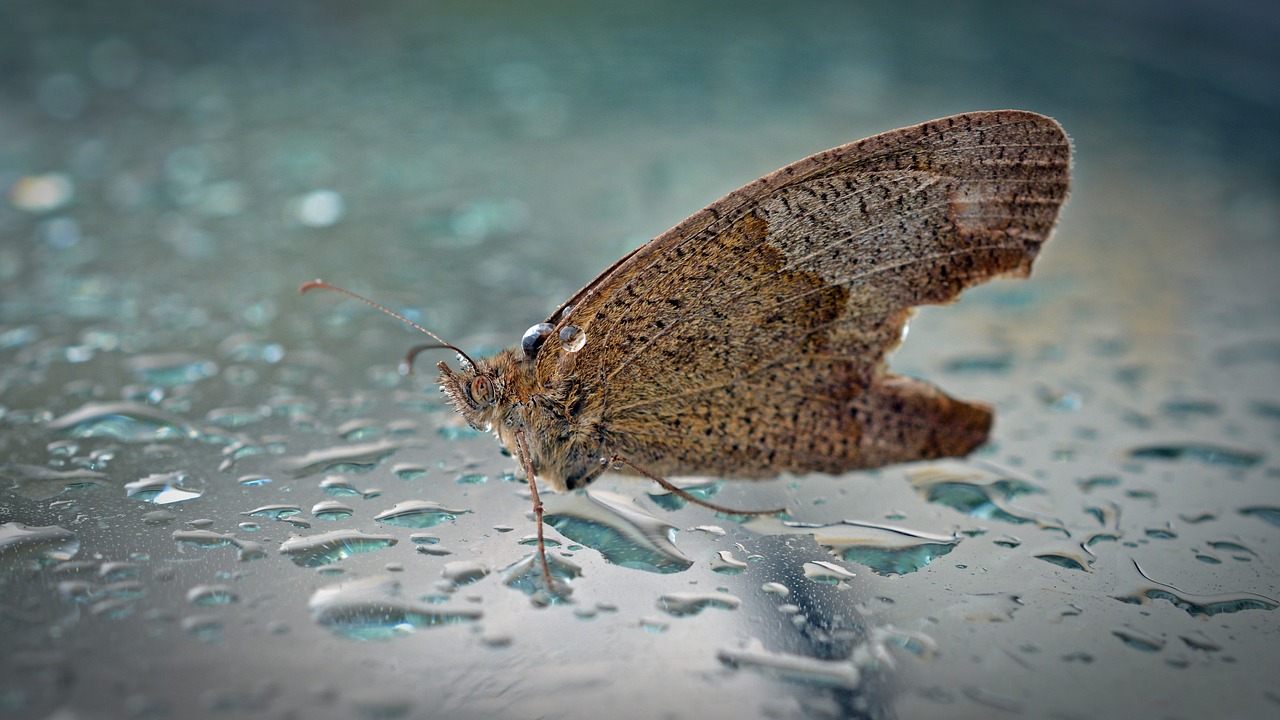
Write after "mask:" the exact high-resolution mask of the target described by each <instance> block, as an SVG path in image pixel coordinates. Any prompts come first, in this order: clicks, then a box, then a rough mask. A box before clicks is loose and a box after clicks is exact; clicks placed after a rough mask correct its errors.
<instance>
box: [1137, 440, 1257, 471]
mask: <svg viewBox="0 0 1280 720" xmlns="http://www.w3.org/2000/svg"><path fill="white" fill-rule="evenodd" d="M1129 457H1131V458H1133V459H1135V460H1199V461H1200V462H1202V463H1204V464H1206V465H1225V466H1227V467H1253V466H1254V465H1257V464H1258V463H1259V462H1261V461H1262V454H1261V453H1256V452H1252V451H1249V450H1242V449H1238V448H1229V447H1225V446H1222V445H1213V444H1210V443H1180V444H1170V445H1144V446H1142V447H1137V448H1134V449H1132V450H1130V451H1129Z"/></svg>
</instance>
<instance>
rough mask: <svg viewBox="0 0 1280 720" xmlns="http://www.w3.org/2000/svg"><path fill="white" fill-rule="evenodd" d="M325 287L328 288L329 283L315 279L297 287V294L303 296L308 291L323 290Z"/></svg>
mask: <svg viewBox="0 0 1280 720" xmlns="http://www.w3.org/2000/svg"><path fill="white" fill-rule="evenodd" d="M325 287H329V283H327V282H325V281H323V280H321V279H320V278H316V279H315V280H310V281H307V282H304V283H302V284H301V285H299V286H298V294H299V295H304V294H306V292H307V291H308V290H315V289H316V288H325Z"/></svg>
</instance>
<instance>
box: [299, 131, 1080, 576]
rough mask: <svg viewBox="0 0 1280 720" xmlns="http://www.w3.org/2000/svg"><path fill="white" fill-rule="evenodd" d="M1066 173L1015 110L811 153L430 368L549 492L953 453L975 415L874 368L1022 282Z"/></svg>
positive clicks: (983, 411)
mask: <svg viewBox="0 0 1280 720" xmlns="http://www.w3.org/2000/svg"><path fill="white" fill-rule="evenodd" d="M1069 165H1070V144H1069V142H1068V140H1067V137H1066V135H1065V134H1064V133H1063V131H1062V128H1061V127H1060V126H1059V125H1058V124H1057V123H1056V122H1054V121H1053V120H1051V119H1049V118H1046V117H1044V116H1041V115H1036V114H1033V113H1028V112H1020V111H995V112H978V113H970V114H965V115H956V116H954V117H949V118H943V119H941V120H934V121H932V122H928V123H925V124H923V125H917V126H914V127H908V128H902V129H899V130H894V131H891V132H888V133H884V134H882V135H876V136H874V137H871V138H867V139H865V140H860V141H858V142H855V143H851V144H849V145H844V146H841V147H838V148H835V149H833V150H828V151H826V152H823V153H819V154H817V155H813V156H812V157H808V158H805V159H804V160H801V161H799V162H797V163H795V164H793V165H790V166H788V167H785V168H783V169H781V170H779V171H777V172H774V173H772V174H770V175H767V176H765V177H763V178H761V179H759V180H757V181H755V182H753V183H751V184H750V185H747V186H746V187H743V188H741V189H739V190H737V191H735V192H733V193H730V194H729V195H728V196H726V197H724V198H723V199H721V200H719V201H717V202H716V203H714V204H713V205H711V206H710V207H708V208H706V209H705V210H702V211H701V212H699V213H697V214H695V215H693V216H692V217H690V218H689V219H687V220H685V221H684V222H682V223H680V224H679V225H677V226H676V227H675V228H673V229H671V230H670V231H668V232H666V233H665V234H663V235H661V236H660V237H658V238H656V239H654V240H653V241H652V242H649V243H648V244H646V245H644V246H642V247H640V248H638V249H637V250H635V251H634V252H632V253H631V254H630V255H627V256H626V257H624V258H623V259H621V260H619V261H618V262H617V263H614V265H613V267H611V268H609V269H608V270H606V271H605V272H604V273H602V274H601V275H600V276H599V277H597V278H596V279H595V280H593V281H592V282H591V283H590V284H589V285H587V286H586V287H585V288H583V289H582V290H580V291H579V292H578V293H577V294H576V295H574V296H573V297H572V298H570V299H569V301H568V302H566V303H565V304H564V305H562V306H560V308H558V309H557V310H556V311H555V312H554V313H552V315H551V317H550V318H548V319H547V322H545V323H540V324H538V325H535V326H534V327H532V328H530V329H529V331H528V332H527V333H526V334H525V337H524V340H523V342H522V343H521V347H517V348H512V349H509V350H505V351H503V352H500V353H498V354H497V355H495V356H493V357H488V358H480V359H479V360H474V361H473V360H471V359H470V358H467V357H466V355H465V354H463V358H464V359H465V361H466V363H467V365H465V366H464V367H462V368H461V369H460V370H459V371H454V370H452V369H450V368H449V367H448V366H447V365H446V364H445V363H443V362H442V363H440V364H439V368H440V378H439V382H440V386H441V388H442V389H443V390H444V391H445V392H446V393H447V394H448V395H449V398H450V399H451V400H452V401H453V404H454V406H455V407H456V408H457V410H458V412H459V413H461V414H462V416H463V417H465V418H466V420H467V422H469V423H470V424H471V425H472V426H474V427H477V428H483V429H493V430H494V431H495V432H496V433H497V435H498V437H499V438H500V439H501V441H502V443H503V444H504V445H505V446H506V447H507V448H508V449H509V450H510V451H511V452H512V454H513V455H514V456H516V457H517V458H519V459H520V462H521V464H522V465H523V466H524V467H525V470H526V472H527V473H528V474H529V475H530V476H531V477H532V476H534V475H536V476H537V478H538V479H539V480H541V481H542V482H543V483H545V484H546V485H547V486H549V487H551V488H554V489H556V490H565V489H573V488H578V487H582V486H584V485H586V484H587V483H589V482H590V481H591V480H592V479H594V478H595V477H597V476H598V475H599V474H600V473H601V472H602V471H604V470H605V469H606V468H609V467H616V468H617V469H619V470H621V471H622V472H630V473H639V474H642V475H645V476H648V477H651V478H653V479H655V480H658V481H659V482H662V483H663V484H664V486H668V488H669V489H670V486H669V484H668V483H666V482H665V481H662V480H661V477H660V476H663V475H674V474H704V475H717V476H722V477H729V478H762V477H771V476H774V475H777V474H779V473H781V472H786V471H789V472H795V473H805V472H813V471H821V472H829V473H838V472H843V471H846V470H851V469H855V468H868V467H875V466H878V465H884V464H886V463H892V462H901V461H907V460H918V459H923V458H936V457H945V456H958V455H965V454H967V453H969V452H970V451H972V450H973V449H974V448H976V447H977V446H978V445H980V444H981V443H982V442H984V441H985V439H986V437H987V432H988V430H989V429H990V426H991V417H992V411H991V409H990V408H989V407H988V406H986V405H982V404H977V403H968V402H964V401H961V400H956V399H954V398H951V397H948V396H947V395H945V394H944V393H942V392H941V391H939V390H938V389H937V388H935V387H933V386H932V385H929V384H927V383H924V382H921V381H919V380H913V379H909V378H904V377H898V376H895V375H892V374H890V373H888V372H887V370H886V363H885V357H886V354H887V353H888V352H889V351H890V350H892V349H893V348H894V347H895V346H896V345H897V343H898V341H899V339H900V338H901V336H902V331H903V326H904V324H905V323H906V320H907V318H908V315H909V313H910V311H911V308H912V307H914V306H916V305H921V304H926V303H942V302H946V301H948V300H951V299H952V298H954V297H955V296H956V295H957V294H958V293H960V291H962V290H964V289H965V288H967V287H969V286H972V285H976V284H978V283H981V282H983V281H985V280H987V279H989V278H992V277H995V276H998V275H1023V276H1025V275H1026V274H1028V273H1029V272H1030V270H1031V263H1032V261H1033V260H1034V259H1035V256H1036V253H1037V252H1038V251H1039V249H1040V246H1041V244H1043V243H1044V242H1045V240H1047V239H1048V236H1049V232H1050V231H1051V230H1052V228H1053V225H1054V223H1055V222H1056V220H1057V217H1058V211H1059V209H1060V208H1061V206H1062V203H1063V201H1064V200H1065V198H1066V195H1067V186H1068V174H1069ZM317 286H323V287H331V286H327V285H325V284H323V283H308V284H307V285H306V286H304V288H303V289H304V290H305V289H308V288H310V287H317ZM361 299H363V298H361ZM433 337H435V336H434V335H433ZM437 339H439V338H437ZM442 346H443V347H448V348H452V349H455V350H456V348H453V346H450V345H447V344H443V343H442V344H441V345H431V346H423V348H417V349H415V354H416V350H420V349H425V348H428V347H442ZM411 357H412V356H411ZM530 487H531V489H532V490H533V491H534V505H535V511H536V512H537V515H538V520H539V526H538V530H539V536H541V530H542V527H541V504H540V503H539V502H538V500H537V494H536V487H535V486H534V485H533V483H532V482H530ZM704 504H705V503H704ZM539 552H540V554H542V563H543V572H544V577H546V579H547V582H548V584H549V583H550V577H549V574H548V573H547V570H546V560H545V551H544V550H542V549H541V544H540V547H539Z"/></svg>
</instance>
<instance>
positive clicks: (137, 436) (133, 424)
mask: <svg viewBox="0 0 1280 720" xmlns="http://www.w3.org/2000/svg"><path fill="white" fill-rule="evenodd" d="M48 428H49V429H50V430H53V431H56V432H60V433H63V434H66V435H69V436H71V437H76V438H92V437H107V438H112V439H114V440H119V441H121V442H128V443H142V442H156V441H159V440H177V439H190V438H195V437H198V436H199V433H198V432H197V431H196V429H195V428H194V427H192V426H191V425H190V424H189V423H187V421H185V420H183V419H182V418H180V417H178V416H177V415H174V414H172V413H168V412H165V411H164V410H161V409H159V408H155V407H151V406H149V405H142V404H140V403H131V402H114V403H89V404H87V405H84V406H82V407H81V408H80V409H78V410H74V411H72V412H69V413H67V414H66V415H63V416H61V417H58V418H56V419H54V420H51V421H49V424H48Z"/></svg>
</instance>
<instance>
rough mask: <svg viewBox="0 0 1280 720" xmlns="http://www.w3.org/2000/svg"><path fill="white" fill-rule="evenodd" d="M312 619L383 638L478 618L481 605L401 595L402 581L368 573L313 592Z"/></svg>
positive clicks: (347, 632) (344, 632)
mask: <svg viewBox="0 0 1280 720" xmlns="http://www.w3.org/2000/svg"><path fill="white" fill-rule="evenodd" d="M307 604H308V606H309V607H310V608H311V619H312V620H314V621H315V622H316V624H318V625H320V626H321V627H324V628H327V629H328V630H330V631H331V632H334V633H336V634H338V635H341V636H343V637H347V638H350V639H352V640H384V639H387V638H391V637H396V636H398V635H403V634H405V633H408V632H412V631H413V630H415V629H420V628H426V627H432V626H436V625H448V624H452V623H458V622H466V621H471V620H478V619H480V617H481V616H482V614H483V613H482V612H481V610H480V608H476V607H451V606H449V605H447V604H439V603H425V602H417V601H414V600H409V599H407V598H404V597H402V591H401V586H400V583H399V582H397V581H395V580H394V579H391V578H389V577H385V576H384V577H368V578H360V579H357V580H348V581H344V582H340V583H337V584H334V585H327V586H325V587H322V588H320V589H318V590H316V591H315V593H313V594H312V595H311V599H310V601H308V603H307Z"/></svg>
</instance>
